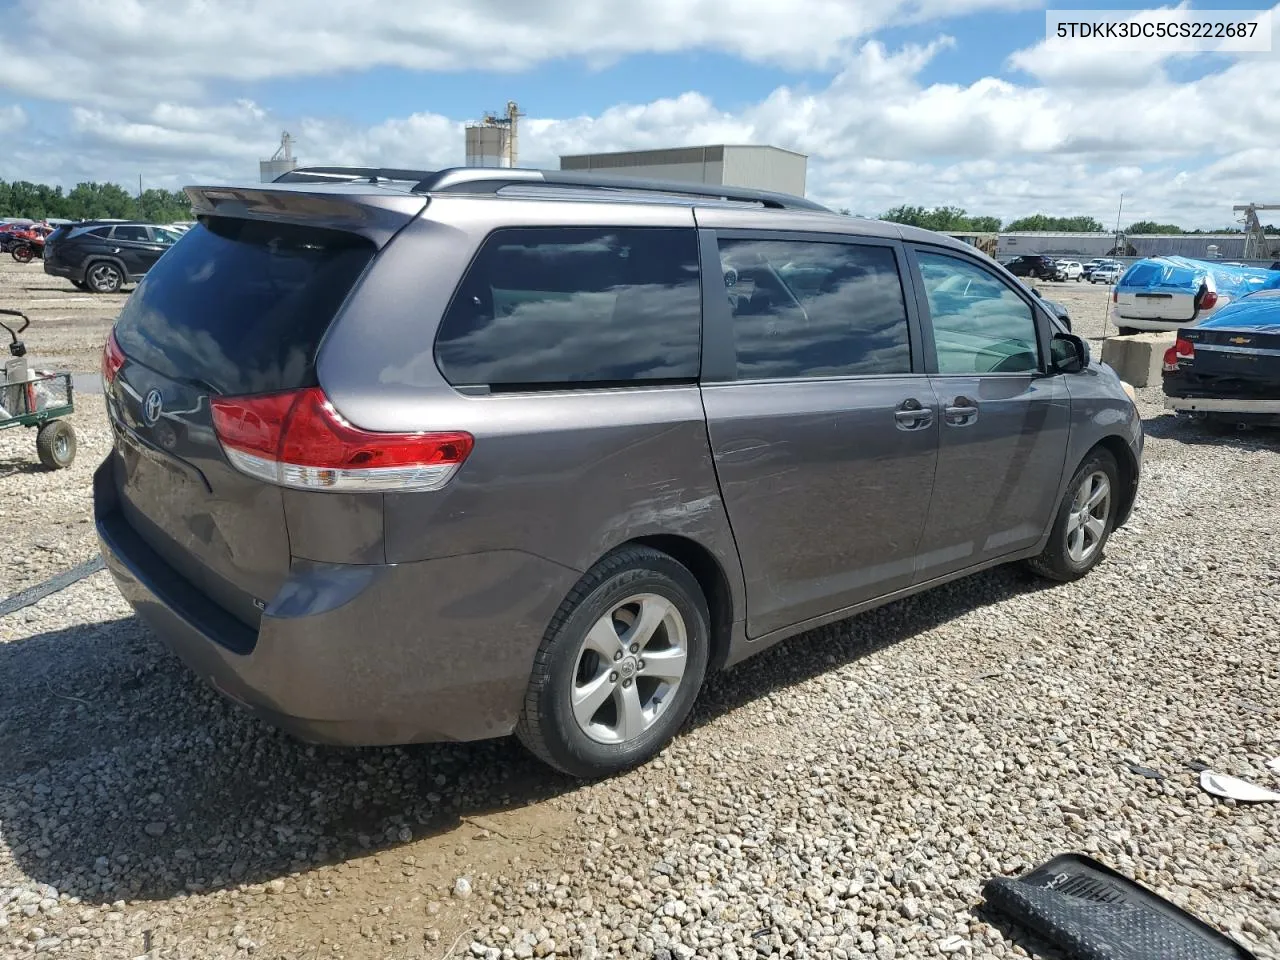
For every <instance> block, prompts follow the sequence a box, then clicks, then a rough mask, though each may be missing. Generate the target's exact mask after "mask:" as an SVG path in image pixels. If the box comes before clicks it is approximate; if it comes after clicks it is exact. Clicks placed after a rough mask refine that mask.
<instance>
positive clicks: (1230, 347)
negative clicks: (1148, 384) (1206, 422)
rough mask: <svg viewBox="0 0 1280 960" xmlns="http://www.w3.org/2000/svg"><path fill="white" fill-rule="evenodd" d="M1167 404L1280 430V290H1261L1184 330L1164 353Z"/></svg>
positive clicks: (1194, 414) (1183, 412)
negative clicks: (1277, 427)
mask: <svg viewBox="0 0 1280 960" xmlns="http://www.w3.org/2000/svg"><path fill="white" fill-rule="evenodd" d="M1162 384H1163V388H1164V393H1165V398H1166V399H1165V406H1166V407H1167V408H1169V409H1171V410H1175V411H1177V412H1178V413H1179V414H1180V415H1185V416H1191V417H1197V418H1207V419H1219V420H1228V421H1232V422H1236V423H1244V424H1255V423H1258V424H1271V425H1276V426H1280V290H1277V289H1270V290H1260V291H1258V292H1257V293H1251V294H1248V295H1247V296H1244V297H1241V298H1240V299H1239V300H1235V301H1233V302H1232V303H1229V304H1227V306H1225V307H1223V308H1222V309H1221V310H1219V311H1218V312H1217V313H1216V314H1214V316H1212V317H1210V318H1209V319H1208V320H1205V321H1203V322H1201V323H1198V324H1196V325H1195V326H1193V327H1185V328H1183V329H1181V330H1179V331H1178V337H1177V340H1176V341H1175V342H1174V345H1173V346H1172V347H1170V348H1169V349H1168V350H1166V351H1165V354H1164V375H1163V378H1162Z"/></svg>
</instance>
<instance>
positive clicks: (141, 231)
mask: <svg viewBox="0 0 1280 960" xmlns="http://www.w3.org/2000/svg"><path fill="white" fill-rule="evenodd" d="M111 238H112V239H113V240H138V241H141V242H142V243H148V242H150V240H151V237H149V236H148V235H147V228H146V227H116V232H115V233H113V234H112V235H111Z"/></svg>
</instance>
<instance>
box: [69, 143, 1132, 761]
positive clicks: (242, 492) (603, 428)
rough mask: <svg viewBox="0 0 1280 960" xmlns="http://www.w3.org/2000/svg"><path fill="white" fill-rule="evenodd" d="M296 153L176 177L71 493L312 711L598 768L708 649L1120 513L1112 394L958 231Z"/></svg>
mask: <svg viewBox="0 0 1280 960" xmlns="http://www.w3.org/2000/svg"><path fill="white" fill-rule="evenodd" d="M297 173H298V176H299V179H296V180H290V179H288V178H285V179H284V180H283V182H275V183H270V184H258V183H254V184H251V185H246V186H243V187H239V186H237V187H234V188H233V189H234V193H230V192H229V188H227V187H190V188H188V190H187V192H188V194H189V195H190V196H191V197H192V199H193V201H194V203H195V206H196V212H197V214H198V215H199V216H200V217H201V222H200V224H199V225H197V226H195V227H193V228H192V229H191V230H190V231H189V232H188V233H187V234H186V236H185V237H184V238H183V240H182V242H181V243H179V244H176V245H175V246H174V247H173V248H172V249H171V250H170V252H169V253H167V254H165V256H164V257H162V258H161V259H160V260H159V262H157V263H156V264H155V266H154V267H153V268H152V269H151V271H150V272H149V273H148V274H147V276H146V277H145V278H144V279H143V280H142V282H141V283H140V284H139V285H138V288H137V289H136V290H135V291H134V292H133V294H132V295H131V296H130V298H129V300H128V301H127V302H126V303H125V305H124V307H123V309H122V311H121V314H120V316H119V319H118V320H117V322H116V323H115V325H114V327H113V330H112V332H111V334H110V336H109V338H108V341H107V344H106V348H105V351H104V355H103V381H104V393H105V397H106V404H107V409H108V415H109V418H110V421H111V424H112V429H113V436H114V449H113V450H112V451H111V452H110V453H109V455H108V456H107V458H106V460H105V461H104V462H103V464H102V465H101V467H100V468H99V469H98V471H97V473H96V475H95V478H94V504H95V505H94V511H95V522H96V526H97V531H98V535H99V538H100V542H101V547H102V551H103V554H104V557H105V559H106V562H107V565H108V567H109V569H110V571H111V573H112V575H113V576H114V578H115V580H116V583H117V584H118V585H119V588H120V590H121V591H122V593H123V594H124V596H125V597H126V598H127V599H128V600H129V602H130V603H131V604H132V605H133V606H134V608H135V609H136V610H137V612H138V614H139V615H140V616H141V617H142V618H143V619H144V620H145V621H146V622H147V623H148V624H149V625H150V626H151V627H152V628H153V629H154V630H155V631H156V632H157V633H158V634H159V635H160V636H161V637H163V638H164V639H165V640H166V641H167V642H168V643H169V644H170V645H171V646H172V647H173V648H174V649H175V650H176V651H177V652H178V654H179V655H180V656H181V657H183V658H184V659H185V660H186V662H187V663H188V664H189V665H190V666H191V667H192V668H193V670H194V671H195V672H196V673H197V674H199V675H200V676H202V677H204V678H205V679H206V680H208V681H209V682H210V683H211V684H212V685H213V686H214V687H215V688H216V689H217V690H219V691H221V692H222V693H223V694H225V695H226V696H228V697H230V698H232V699H233V700H235V701H237V702H238V703H240V704H242V705H245V706H247V707H249V708H251V709H252V710H254V711H256V712H257V713H259V714H260V715H261V716H263V717H265V718H267V719H268V720H270V721H271V722H273V723H276V724H278V725H280V726H282V727H284V728H286V729H288V730H291V731H293V732H294V733H295V734H298V735H300V736H302V737H303V738H305V739H309V740H318V741H323V742H328V743H338V744H389V743H406V742H414V741H429V740H475V739H479V738H486V737H496V736H503V735H507V734H510V733H512V732H513V731H514V732H515V733H517V734H518V736H519V737H520V739H521V740H522V741H523V742H524V743H525V744H526V745H527V746H528V747H529V748H530V749H531V750H532V752H533V753H534V754H536V755H537V756H538V757H540V758H541V759H542V760H544V761H546V762H547V763H549V764H550V765H552V766H554V767H556V768H558V769H560V770H562V771H566V772H568V773H570V774H572V775H575V776H581V777H595V776H600V775H605V774H609V773H611V772H614V771H618V770H621V769H624V768H627V767H630V766H633V765H635V764H638V763H641V762H643V761H644V760H646V759H647V758H649V757H651V756H652V755H654V754H655V753H656V752H657V751H658V750H660V749H661V748H662V746H663V745H664V744H665V743H666V742H667V741H668V740H669V739H670V738H671V737H672V736H673V735H674V734H675V733H676V732H677V731H678V730H679V729H680V727H681V725H682V724H683V722H684V721H685V718H686V717H687V716H688V714H689V711H690V709H691V707H692V705H693V701H694V699H695V697H697V695H698V691H699V689H700V688H701V686H702V683H703V680H704V678H705V677H706V676H707V674H708V673H710V672H712V671H714V670H717V669H719V668H721V667H723V666H725V665H727V664H732V663H736V662H738V661H740V660H742V659H744V658H746V657H748V656H751V655H752V654H754V653H756V652H758V651H760V650H762V649H765V648H767V647H769V646H771V645H773V644H774V643H776V642H777V641H779V640H782V639H783V638H785V637H788V636H791V635H794V634H798V633H801V632H804V631H807V630H809V629H811V628H813V627H816V626H819V625H821V624H825V623H830V622H834V621H836V620H839V619H842V618H845V617H848V616H849V615H851V614H854V613H856V612H858V611H861V610H865V609H868V608H870V607H873V606H876V605H878V604H882V603H885V602H887V601H888V600H891V599H894V598H898V597H902V596H906V595H908V594H911V593H914V592H917V591H920V590H924V589H927V588H929V587H932V586H935V585H937V584H941V583H944V582H947V581H949V580H952V579H954V578H957V577H961V576H964V575H966V574H969V573H972V572H974V571H977V570H982V569H985V568H987V567H991V566H994V565H997V564H1002V563H1007V562H1011V561H1020V560H1025V561H1029V563H1030V565H1031V568H1032V569H1033V570H1035V571H1037V572H1039V573H1040V574H1042V575H1044V576H1047V577H1049V578H1052V579H1056V580H1073V579H1076V578H1078V577H1081V576H1083V575H1084V574H1086V573H1087V572H1088V571H1089V570H1090V569H1091V568H1092V567H1093V566H1094V565H1095V564H1096V563H1097V562H1098V561H1099V559H1101V557H1102V555H1103V550H1104V549H1105V546H1106V543H1107V538H1108V536H1109V535H1110V533H1111V532H1112V530H1113V529H1115V528H1116V527H1117V526H1119V525H1121V524H1123V523H1124V522H1125V521H1126V519H1127V518H1128V516H1129V512H1130V508H1131V507H1132V504H1133V499H1134V496H1135V492H1136V488H1137V484H1138V475H1139V469H1140V467H1139V465H1140V462H1141V451H1142V445H1143V437H1142V426H1141V420H1140V418H1139V415H1138V412H1137V410H1136V407H1135V405H1134V401H1133V391H1132V389H1131V388H1126V386H1125V385H1124V384H1122V383H1121V381H1120V380H1119V379H1118V378H1117V376H1116V375H1115V373H1114V372H1113V371H1112V370H1111V369H1110V368H1109V367H1108V366H1106V365H1105V364H1102V363H1100V362H1098V361H1097V360H1094V359H1091V357H1090V355H1089V348H1088V345H1087V343H1086V342H1085V341H1084V340H1083V339H1081V338H1080V337H1077V336H1074V335H1072V334H1071V333H1069V332H1067V331H1066V330H1065V329H1063V328H1062V327H1061V326H1060V325H1059V324H1058V323H1056V322H1055V321H1054V319H1053V318H1052V317H1051V316H1050V315H1049V313H1048V312H1047V311H1046V310H1044V309H1043V308H1042V307H1041V304H1040V301H1039V300H1038V299H1037V298H1036V297H1034V296H1032V295H1031V294H1030V293H1029V292H1028V291H1027V290H1026V289H1025V288H1024V286H1023V285H1022V283H1021V282H1019V281H1018V280H1016V279H1014V278H1013V277H1012V276H1010V275H1009V274H1008V273H1006V272H1005V271H1003V270H1002V269H1001V268H1000V267H999V266H997V265H996V264H994V263H993V262H992V261H991V260H989V259H988V258H987V257H985V256H983V255H982V254H981V253H979V252H977V251H975V250H974V249H973V248H972V247H969V246H967V245H965V244H963V243H960V242H958V241H955V240H952V239H950V238H948V237H945V236H942V235H940V234H937V233H931V232H928V231H925V230H919V229H915V228H912V227H906V226H902V225H899V224H894V223H885V222H879V221H867V220H859V219H854V218H850V217H846V216H841V215H838V214H835V213H831V212H830V211H824V209H823V208H821V207H818V206H817V205H816V204H814V203H812V202H811V201H807V200H804V199H801V198H798V197H787V196H783V195H779V194H771V193H762V192H759V191H753V190H746V189H742V188H732V187H722V186H714V187H702V186H700V185H696V184H690V183H656V182H646V181H634V180H627V179H625V178H616V179H607V178H603V177H598V176H591V177H584V176H583V175H581V174H576V173H572V172H561V171H546V172H539V171H529V170H511V169H497V168H487V169H461V170H446V171H441V172H436V173H427V172H421V173H416V174H415V173H413V172H411V171H393V172H392V173H393V174H394V176H393V177H391V178H388V179H383V180H380V181H379V182H377V183H373V182H369V177H370V175H369V173H368V172H367V171H355V172H353V173H352V174H351V175H350V176H349V177H345V178H343V177H338V176H332V175H331V176H329V177H327V179H328V181H329V182H314V181H310V182H309V181H308V180H307V171H306V170H301V171H297ZM358 177H363V178H364V180H363V182H360V181H359V180H358V179H357V178H358ZM406 177H407V178H408V179H405V178H406ZM548 187H551V188H552V189H548ZM602 188H607V189H602ZM500 189H501V190H502V192H501V193H499V192H498V191H499V190H500ZM232 198H234V199H232ZM695 209H696V219H695ZM908 291H914V294H915V295H911V294H909V293H908Z"/></svg>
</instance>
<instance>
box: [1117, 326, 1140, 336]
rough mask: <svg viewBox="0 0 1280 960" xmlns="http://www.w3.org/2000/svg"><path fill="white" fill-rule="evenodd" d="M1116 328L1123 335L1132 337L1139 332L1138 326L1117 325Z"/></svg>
mask: <svg viewBox="0 0 1280 960" xmlns="http://www.w3.org/2000/svg"><path fill="white" fill-rule="evenodd" d="M1116 330H1117V331H1119V333H1120V336H1122V337H1131V336H1133V335H1134V334H1135V333H1137V332H1138V328H1137V327H1117V328H1116Z"/></svg>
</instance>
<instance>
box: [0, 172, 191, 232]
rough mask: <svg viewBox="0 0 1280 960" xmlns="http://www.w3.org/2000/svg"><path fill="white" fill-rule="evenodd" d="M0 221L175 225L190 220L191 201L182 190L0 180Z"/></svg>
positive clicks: (90, 183) (102, 184) (113, 184)
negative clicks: (64, 189) (64, 188)
mask: <svg viewBox="0 0 1280 960" xmlns="http://www.w3.org/2000/svg"><path fill="white" fill-rule="evenodd" d="M0 217H23V218H26V219H28V220H45V219H49V218H54V219H63V220H144V221H146V222H148V223H175V222H177V221H180V220H190V219H191V218H192V217H191V201H190V200H188V199H187V195H186V194H185V193H183V192H182V191H181V190H156V189H152V190H144V191H143V192H142V194H141V196H135V195H133V194H131V193H129V192H128V191H127V190H125V189H124V187H122V186H120V185H119V184H118V183H93V182H89V183H78V184H76V185H75V186H74V187H73V188H72V189H71V190H69V191H68V192H66V193H63V192H62V188H61V187H51V186H49V185H48V184H45V183H30V182H29V181H26V180H15V181H12V182H8V181H5V180H0Z"/></svg>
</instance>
